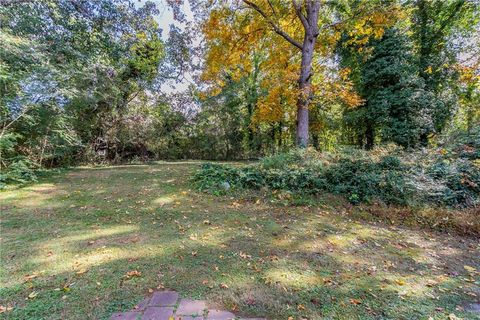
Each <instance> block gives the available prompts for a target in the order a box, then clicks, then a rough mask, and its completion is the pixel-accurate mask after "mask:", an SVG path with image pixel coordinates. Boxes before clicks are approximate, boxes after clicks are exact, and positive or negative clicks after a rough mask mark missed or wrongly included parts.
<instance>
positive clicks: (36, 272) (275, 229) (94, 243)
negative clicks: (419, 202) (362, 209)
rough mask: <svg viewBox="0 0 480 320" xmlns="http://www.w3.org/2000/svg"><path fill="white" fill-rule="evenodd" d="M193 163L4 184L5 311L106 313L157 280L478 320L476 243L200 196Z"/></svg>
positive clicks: (256, 298)
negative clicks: (472, 309)
mask: <svg viewBox="0 0 480 320" xmlns="http://www.w3.org/2000/svg"><path fill="white" fill-rule="evenodd" d="M197 163H198V162H190V161H185V162H184V161H182V162H158V163H156V164H154V165H138V166H137V165H136V166H120V167H96V168H90V167H85V168H81V169H75V170H72V171H69V172H66V173H64V174H61V175H57V176H54V177H50V178H47V179H44V181H41V182H39V183H37V184H33V185H30V186H28V187H25V188H20V189H15V190H8V191H5V192H1V193H0V201H1V205H2V211H1V219H2V221H1V223H2V229H1V231H2V234H1V235H0V237H1V257H2V263H1V265H0V277H1V281H0V305H1V306H9V307H12V308H13V310H12V311H9V312H7V313H5V314H2V316H4V317H6V318H7V319H10V318H11V319H44V318H45V319H59V318H68V319H107V318H108V317H109V315H110V314H111V313H112V312H114V311H119V310H128V309H130V308H132V307H133V305H134V304H135V303H137V302H139V301H140V300H141V299H142V298H143V297H144V296H146V295H148V294H149V290H150V289H156V288H164V287H165V288H170V289H174V290H177V291H178V292H180V293H181V294H182V295H184V296H188V297H191V298H202V299H206V300H207V301H209V303H210V304H211V305H215V306H218V307H221V308H225V309H232V310H234V311H235V312H236V313H238V314H241V315H245V316H252V317H253V316H267V318H269V319H287V318H288V317H289V316H291V317H293V318H294V319H301V318H302V317H303V318H308V319H324V318H325V319H378V318H385V319H396V318H399V319H428V318H429V317H432V318H433V319H443V318H445V317H446V316H448V315H449V314H455V315H457V316H459V317H464V318H465V319H471V318H472V317H473V315H472V314H469V313H466V312H465V311H464V310H462V308H463V306H465V305H466V304H468V303H470V302H472V301H473V300H474V299H475V298H474V296H473V295H472V293H474V292H477V291H475V290H478V286H479V279H478V274H475V275H474V274H470V273H469V272H467V271H466V270H465V269H464V266H465V265H467V266H472V267H474V268H476V269H477V270H478V269H480V266H479V261H480V259H479V257H480V254H479V251H478V249H479V244H478V243H477V242H476V241H474V239H468V238H459V237H454V236H448V235H440V234H432V233H426V232H424V231H420V230H409V229H397V228H392V227H388V226H385V225H382V224H374V223H369V224H367V223H362V222H361V221H358V220H351V219H350V218H349V217H348V216H346V215H345V213H344V211H345V210H344V209H343V208H341V207H338V208H337V207H331V208H329V209H325V207H324V208H322V209H316V208H308V207H283V206H277V205H272V204H270V203H268V202H267V201H260V202H256V201H254V202H249V201H244V200H240V199H233V198H230V197H229V196H226V197H213V196H211V195H207V194H203V193H198V192H195V191H194V188H193V186H192V185H191V184H190V180H189V177H190V176H191V173H192V172H193V170H194V169H195V167H196V164H197ZM339 213H341V214H339ZM133 270H136V271H138V272H140V274H141V275H140V276H139V277H133V278H129V277H127V276H126V274H127V273H128V272H129V271H133ZM32 293H33V298H32V297H30V296H31V295H32ZM399 312H401V313H402V314H401V316H399Z"/></svg>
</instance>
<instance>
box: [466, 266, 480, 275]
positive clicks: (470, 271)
mask: <svg viewBox="0 0 480 320" xmlns="http://www.w3.org/2000/svg"><path fill="white" fill-rule="evenodd" d="M463 268H464V269H465V270H467V271H468V272H469V273H474V272H475V271H477V269H475V268H474V267H470V266H463Z"/></svg>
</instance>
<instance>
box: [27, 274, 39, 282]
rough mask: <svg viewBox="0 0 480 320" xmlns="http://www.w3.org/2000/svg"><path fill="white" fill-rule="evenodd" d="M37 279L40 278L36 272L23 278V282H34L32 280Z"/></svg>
mask: <svg viewBox="0 0 480 320" xmlns="http://www.w3.org/2000/svg"><path fill="white" fill-rule="evenodd" d="M36 277H38V273H36V272H34V273H32V274H27V275H25V276H24V277H23V280H25V281H30V280H32V279H34V278H36Z"/></svg>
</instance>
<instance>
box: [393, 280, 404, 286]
mask: <svg viewBox="0 0 480 320" xmlns="http://www.w3.org/2000/svg"><path fill="white" fill-rule="evenodd" d="M395 283H396V284H398V285H399V286H404V285H405V281H403V280H400V279H397V280H395Z"/></svg>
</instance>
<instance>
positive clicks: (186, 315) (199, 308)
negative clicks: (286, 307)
mask: <svg viewBox="0 0 480 320" xmlns="http://www.w3.org/2000/svg"><path fill="white" fill-rule="evenodd" d="M138 319H141V320H171V319H174V320H234V319H244V320H266V319H264V318H255V319H253V318H251V319H247V318H240V317H236V316H235V315H234V314H233V313H231V312H228V311H223V310H216V309H210V310H208V309H207V303H206V302H205V301H203V300H190V299H180V298H179V295H178V293H177V292H175V291H157V292H154V293H153V295H152V296H151V297H150V298H146V299H144V300H143V301H142V302H140V303H139V304H137V305H136V306H135V308H134V309H133V310H132V311H127V312H115V313H114V314H112V316H111V317H110V320H138Z"/></svg>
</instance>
